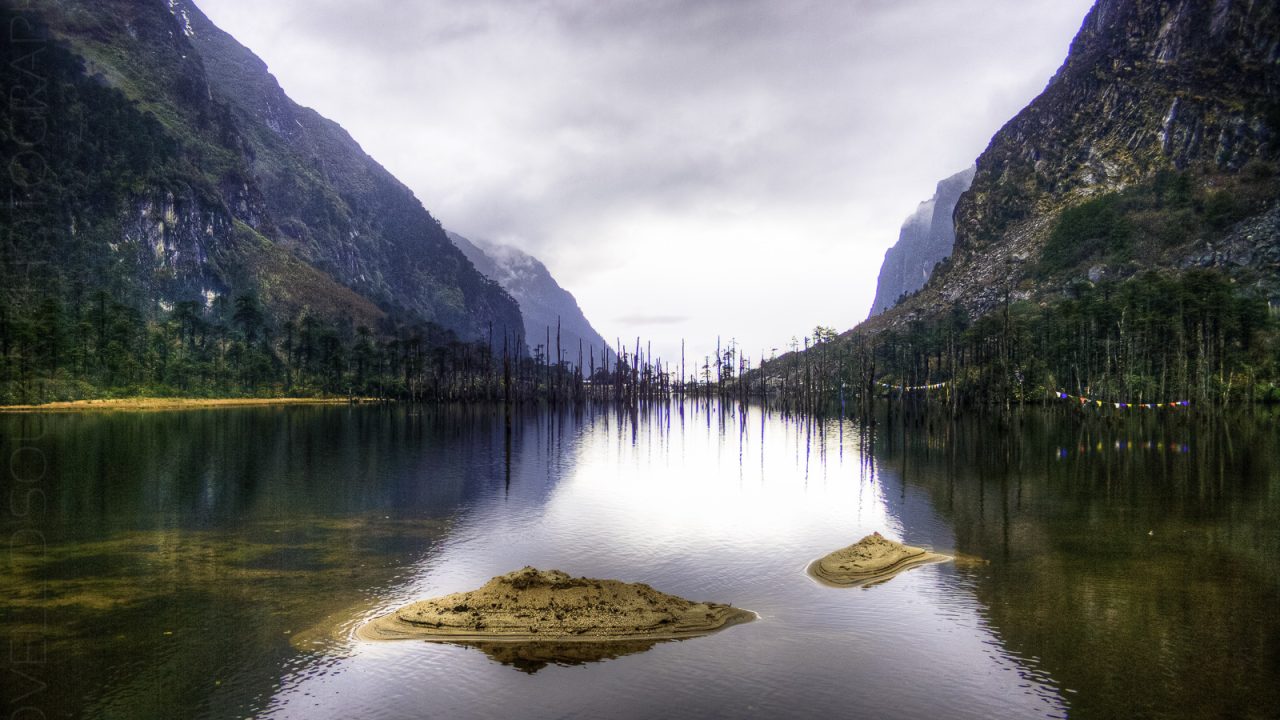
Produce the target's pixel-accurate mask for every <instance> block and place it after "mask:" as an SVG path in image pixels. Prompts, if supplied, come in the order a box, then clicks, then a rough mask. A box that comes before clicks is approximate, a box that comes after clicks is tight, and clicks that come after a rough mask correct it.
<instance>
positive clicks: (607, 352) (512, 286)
mask: <svg viewBox="0 0 1280 720" xmlns="http://www.w3.org/2000/svg"><path fill="white" fill-rule="evenodd" d="M449 239H450V240H452V241H453V243H454V245H456V246H457V247H458V249H459V250H461V251H462V253H463V254H464V255H466V256H467V259H468V260H470V261H471V263H472V264H473V265H475V266H476V269H477V270H479V271H480V272H481V274H483V275H484V276H485V277H488V278H489V279H491V280H493V281H494V282H497V283H498V284H499V285H501V286H502V288H503V289H504V290H506V291H507V292H509V293H510V294H511V296H512V297H514V298H515V299H516V302H517V303H519V305H520V312H521V314H522V315H523V316H524V323H525V326H524V337H525V342H526V344H527V345H528V346H529V347H530V348H531V349H532V350H533V351H534V353H535V354H537V352H538V351H537V348H539V347H541V346H543V345H547V344H548V343H552V344H550V345H549V347H548V348H547V350H548V352H547V356H548V357H549V356H550V353H551V352H554V348H555V345H554V342H555V341H556V339H557V338H556V336H557V334H558V335H559V338H558V339H559V341H560V350H561V352H562V353H563V355H562V357H563V359H564V361H565V362H568V363H569V364H570V365H571V366H573V367H577V366H578V364H579V363H578V359H577V357H578V356H577V354H578V348H579V347H580V345H579V343H581V348H582V352H583V354H584V356H583V359H582V365H583V366H584V370H586V371H589V369H590V365H591V362H590V360H591V358H592V357H595V358H596V362H595V364H596V367H600V366H601V365H602V364H603V363H605V362H608V363H613V362H614V361H615V360H616V355H615V353H614V350H613V349H612V348H611V347H609V343H608V342H607V341H606V340H605V339H604V338H603V337H602V336H601V335H600V333H599V332H597V331H596V329H595V328H594V327H592V325H591V322H590V321H588V320H587V318H586V315H585V314H584V313H583V312H582V308H581V307H580V306H579V305H578V301H577V299H576V298H574V296H573V294H572V293H570V292H569V291H568V290H566V289H564V288H563V287H561V286H560V283H559V282H557V281H556V279H555V277H554V276H553V275H552V274H551V272H550V271H549V270H548V269H547V267H546V265H544V264H543V263H542V261H541V260H538V259H537V258H536V257H533V256H532V255H529V254H528V253H525V252H524V251H522V250H520V249H518V248H514V247H512V246H510V245H503V244H501V243H494V242H486V241H483V240H471V239H469V238H467V237H465V236H463V235H460V234H458V233H455V232H452V231H450V232H449ZM548 335H550V336H551V338H550V339H547V338H548Z"/></svg>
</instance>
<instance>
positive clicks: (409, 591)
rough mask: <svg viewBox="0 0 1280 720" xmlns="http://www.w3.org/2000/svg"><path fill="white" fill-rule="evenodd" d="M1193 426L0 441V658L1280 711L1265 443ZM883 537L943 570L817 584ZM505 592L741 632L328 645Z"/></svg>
mask: <svg viewBox="0 0 1280 720" xmlns="http://www.w3.org/2000/svg"><path fill="white" fill-rule="evenodd" d="M1198 417H1199V416H1194V415H1190V414H1187V415H1180V416H1178V417H1177V418H1176V419H1174V420H1172V421H1170V420H1168V419H1161V418H1137V419H1115V420H1105V421H1098V420H1092V421H1086V420H1084V419H1082V418H1079V417H1077V416H1073V415H1070V414H1066V413H1061V412H1057V411H1055V412H1053V413H1045V412H1032V413H1025V414H1022V415H1015V416H1013V417H1012V418H989V419H984V418H968V419H965V420H962V421H961V420H955V419H951V418H945V417H929V416H914V415H909V416H907V417H905V418H904V417H902V416H901V415H899V416H895V417H893V418H892V419H891V418H888V417H882V418H879V420H878V422H877V423H876V424H874V425H861V424H857V423H851V422H849V421H842V420H839V419H832V420H819V419H814V418H789V417H785V416H783V415H779V414H777V413H770V412H767V411H764V410H762V409H761V408H757V407H750V408H742V407H737V406H722V405H719V404H716V403H693V402H690V403H687V404H680V403H658V404H654V405H650V406H645V407H641V408H631V409H618V408H616V407H596V408H586V409H581V410H576V411H571V410H557V411H550V412H548V411H537V410H525V411H521V412H518V413H515V414H512V415H508V414H506V413H504V412H502V410H501V408H469V409H463V408H437V409H419V408H402V407H357V408H342V407H299V408H280V409H262V408H254V409H234V410H230V409H224V410H218V411H196V412H190V413H163V414H147V413H137V414H101V415H98V414H89V415H57V416H10V417H2V416H0V436H3V438H4V441H3V445H4V447H3V449H4V451H5V454H6V456H12V457H16V458H17V463H18V469H19V470H23V469H24V468H23V467H22V464H23V463H32V464H33V463H34V462H35V459H34V455H32V454H30V453H26V454H18V455H14V449H15V447H17V446H18V443H19V440H18V438H38V440H36V441H34V442H36V443H37V444H38V446H39V447H40V448H41V452H42V453H43V454H44V457H45V459H46V461H47V463H48V472H47V473H46V474H45V475H44V477H43V479H42V480H41V481H40V483H39V485H38V487H39V489H40V490H41V492H42V493H44V496H45V498H46V499H47V504H46V505H45V506H44V507H43V510H44V512H42V513H35V514H28V515H27V516H24V517H15V516H12V515H11V516H9V517H8V518H7V519H5V520H3V521H0V529H3V530H5V531H6V532H7V533H8V534H9V535H10V536H11V537H14V538H17V539H18V541H17V544H16V545H15V551H14V552H13V553H11V560H10V562H9V564H8V565H7V566H5V567H4V568H3V573H4V577H3V579H2V582H3V583H4V587H5V588H6V589H9V588H13V589H14V590H12V591H9V592H6V593H5V595H4V596H3V597H0V610H3V612H2V613H0V633H3V634H4V635H6V636H8V637H10V638H13V637H20V636H21V637H39V638H42V639H43V640H45V641H47V656H48V664H47V665H44V666H41V669H42V670H44V671H45V675H44V676H43V677H45V678H46V679H55V678H68V677H74V678H80V679H82V680H81V681H80V682H78V683H77V684H76V686H75V687H62V688H58V692H56V693H54V692H50V693H48V694H47V695H45V696H43V697H41V698H38V699H39V700H41V701H42V702H44V705H42V706H41V709H42V710H45V714H46V715H47V716H55V715H68V716H91V717H130V718H148V717H157V718H159V717H171V716H173V713H174V708H180V709H182V712H181V714H182V715H185V716H194V717H245V716H257V717H306V718H313V717H339V716H341V717H347V716H352V717H397V718H398V717H420V716H424V715H426V716H439V717H450V718H465V717H491V716H493V715H494V714H495V712H498V711H500V710H502V709H504V708H505V709H510V708H517V707H518V708H521V714H522V715H526V716H530V717H540V716H552V717H562V716H583V717H587V716H603V715H607V716H611V717H650V716H654V715H662V716H666V717H741V716H745V715H753V714H754V715H761V716H769V717H776V716H789V715H796V714H800V715H806V716H815V715H817V716H822V715H836V716H844V715H849V714H855V715H868V716H876V717H920V716H925V715H938V716H945V717H993V716H998V717H1046V716H1047V717H1053V716H1065V714H1066V713H1067V711H1068V710H1070V711H1071V713H1072V714H1073V715H1081V716H1104V717H1115V716H1129V715H1131V716H1144V717H1197V716H1204V715H1211V716H1246V717H1247V716H1250V715H1254V716H1271V715H1276V714H1280V697H1278V696H1277V694H1276V693H1277V691H1276V690H1275V689H1274V688H1273V687H1272V685H1273V684H1274V683H1273V682H1272V681H1273V680H1274V678H1275V677H1280V620H1277V618H1276V617H1274V613H1273V609H1274V607H1275V606H1276V603H1277V601H1280V577H1278V575H1280V570H1278V569H1277V565H1276V563H1275V562H1274V558H1275V556H1276V552H1277V551H1280V523H1277V522H1276V521H1277V519H1280V479H1278V478H1277V470H1276V467H1277V463H1276V460H1277V458H1276V452H1277V448H1278V446H1280V444H1278V443H1277V438H1276V433H1277V423H1275V418H1274V417H1270V416H1267V417H1236V418H1232V419H1230V420H1229V421H1218V422H1206V421H1202V420H1200V419H1198ZM22 442H24V443H25V442H28V441H25V440H24V441H22ZM1117 443H1120V444H1121V445H1120V446H1119V447H1120V448H1122V449H1118V446H1117ZM1147 443H1150V444H1151V449H1148V448H1147ZM1099 446H1101V447H1102V448H1103V450H1102V451H1097V448H1098V447H1099ZM1079 448H1084V449H1085V451H1083V452H1079V451H1078V449H1079ZM1161 448H1163V450H1161ZM1169 448H1178V452H1170V451H1169ZM1183 448H1185V452H1183V451H1182V449H1183ZM1060 449H1066V450H1067V452H1066V453H1065V454H1063V453H1061V452H1059V450H1060ZM26 469H27V470H30V468H26ZM29 474H30V473H28V475H29ZM15 477H17V476H15ZM19 488H25V486H19V485H18V484H17V481H15V480H14V479H13V478H7V479H5V480H3V481H0V491H3V493H4V496H5V497H10V496H11V495H12V492H13V491H14V490H15V489H19ZM872 531H880V532H882V533H884V534H886V535H887V536H890V537H893V538H895V539H899V540H903V541H906V542H908V543H909V544H913V545H919V546H924V547H928V548H930V549H933V550H937V551H940V552H946V553H959V555H958V557H959V558H960V560H961V561H960V562H957V563H948V564H945V565H932V566H926V567H922V568H918V569H915V570H911V571H910V572H908V573H905V574H903V575H900V576H898V577H896V578H894V579H893V580H892V581H891V582H888V583H885V584H882V585H878V586H876V587H873V588H870V589H867V590H865V591H861V592H856V593H848V592H840V591H838V590H832V589H829V588H825V587H821V586H819V585H817V584H816V583H814V582H812V581H811V580H809V579H808V578H807V577H806V576H805V574H804V568H805V566H806V565H807V564H808V563H809V562H810V561H811V560H813V559H814V558H816V557H819V556H821V555H823V554H825V553H827V552H829V551H831V550H833V549H835V548H839V547H843V546H845V545H848V544H850V543H852V542H854V541H856V540H857V539H859V538H860V537H862V536H863V535H866V534H868V533H870V532H872ZM524 565H535V566H538V567H542V568H547V569H550V568H557V569H561V570H564V571H566V572H569V573H570V574H573V575H586V576H592V577H613V578H617V579H620V580H626V581H638V582H647V583H649V584H650V585H653V586H654V587H655V588H657V589H659V590H661V591H663V592H669V593H673V594H677V595H681V596H683V597H688V598H690V599H694V600H711V601H720V602H732V603H734V604H735V605H737V606H740V607H745V608H749V609H751V610H754V611H757V612H758V613H760V615H761V620H760V621H758V622H754V623H750V624H748V625H745V626H741V627H735V628H731V629H729V630H727V631H725V632H722V633H717V634H715V635H711V636H707V637H703V638H697V639H694V640H690V641H687V642H678V643H658V644H653V645H652V646H648V645H647V644H645V643H641V644H638V645H636V646H635V647H618V648H595V649H592V650H590V652H591V653H598V654H592V655H590V656H588V655H585V654H583V653H585V652H587V650H586V649H584V648H581V647H574V648H564V647H557V646H555V645H554V644H544V645H539V646H532V645H530V646H529V647H524V648H517V647H513V646H509V645H504V646H493V647H486V648H480V650H481V651H482V652H476V651H475V649H474V648H465V647H456V646H449V645H443V644H438V643H412V642H411V643H358V642H354V641H353V640H351V638H350V631H351V630H352V629H354V627H356V626H357V625H358V624H359V623H361V622H362V621H363V620H366V619H368V618H370V617H373V616H375V615H378V614H381V613H385V612H387V611H389V610H391V609H393V608H395V607H398V606H400V605H402V604H405V603H407V602H411V601H413V600H416V599H420V598H422V597H428V596H433V595H439V594H443V593H447V592H453V591H457V590H460V589H467V588H473V587H477V586H479V585H480V584H482V583H483V582H484V581H486V580H488V579H489V578H490V577H492V576H494V575H498V574H502V573H505V572H508V571H510V570H512V569H515V568H518V567H522V566H524ZM23 633H26V635H23ZM641 645H645V646H644V647H641ZM575 654H576V655H575ZM513 667H514V668H515V669H517V670H522V671H523V672H513V671H512V668H513ZM12 669H13V666H12V665H10V666H6V667H5V668H3V670H5V671H9V670H12ZM534 671H536V673H535V672H534ZM7 677H8V678H10V679H9V680H8V681H6V682H8V683H9V686H7V687H6V689H5V694H6V696H7V697H16V696H17V695H16V693H15V692H11V691H10V690H9V687H13V683H14V681H13V677H15V676H14V675H13V674H12V673H9V674H8V675H7Z"/></svg>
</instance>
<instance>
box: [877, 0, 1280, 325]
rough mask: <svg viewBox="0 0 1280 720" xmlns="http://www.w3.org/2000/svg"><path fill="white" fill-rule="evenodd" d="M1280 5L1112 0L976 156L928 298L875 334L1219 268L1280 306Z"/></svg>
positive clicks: (904, 308) (889, 318)
mask: <svg viewBox="0 0 1280 720" xmlns="http://www.w3.org/2000/svg"><path fill="white" fill-rule="evenodd" d="M1278 160H1280V6H1277V4H1276V3H1269V2H1248V1H1245V0H1217V1H1216V2H1209V1H1207V0H1173V1H1168V0H1099V2H1098V3H1097V4H1096V5H1095V7H1094V8H1093V9H1092V11H1091V12H1090V13H1089V15H1088V17H1087V18H1086V19H1085V21H1084V25H1083V27H1082V28H1081V31H1080V33H1079V35H1078V36H1077V37H1076V39H1075V40H1074V42H1073V43H1072V46H1071V50H1070V54H1069V57H1068V58H1067V60H1066V62H1065V64H1064V65H1063V66H1062V68H1061V69H1060V70H1059V71H1058V73H1057V74H1056V75H1055V77H1054V78H1053V80H1052V81H1051V82H1050V83H1049V85H1048V87H1047V88H1046V89H1045V91H1044V92H1043V93H1042V94H1041V95H1040V96H1039V97H1038V98H1036V100H1034V101H1033V102H1032V103H1031V104H1030V105H1029V106H1028V107H1027V108H1026V109H1025V110H1023V111H1022V112H1021V113H1019V114H1018V115H1017V116H1016V117H1015V118H1014V119H1013V120H1011V121H1010V122H1009V123H1008V124H1007V125H1005V126H1004V127H1003V128H1002V129H1001V130H1000V131H999V132H998V133H997V134H996V135H995V137H994V138H993V139H992V141H991V144H990V146H989V147H988V148H987V150H986V151H985V152H984V153H983V154H982V156H981V157H980V158H979V159H978V163H977V173H976V175H975V177H974V180H973V186H972V189H971V191H970V192H968V193H966V194H965V195H964V196H963V197H962V198H961V200H960V202H959V204H958V205H957V208H956V213H955V220H956V242H955V252H954V254H953V256H952V258H951V259H950V260H949V261H947V262H945V263H943V265H942V267H940V268H939V271H938V272H937V273H936V274H935V276H934V277H933V279H932V280H931V281H930V283H929V284H928V285H927V286H926V288H925V289H924V290H923V291H922V292H920V293H919V294H917V295H916V296H914V297H913V298H911V299H910V300H909V301H907V302H905V303H903V304H902V305H901V306H899V307H898V308H896V309H894V310H893V311H890V312H888V313H886V314H884V315H882V316H879V317H877V318H873V320H872V321H871V322H870V323H869V324H868V325H867V329H869V330H875V329H877V328H883V327H887V326H894V325H897V324H900V323H902V322H904V321H905V320H906V319H909V318H912V317H921V316H928V315H932V314H936V313H938V312H941V311H948V310H950V309H951V308H953V307H957V306H958V307H960V308H963V309H964V310H966V311H967V312H968V314H970V315H971V316H979V315H981V314H983V313H984V312H986V311H989V310H991V309H992V308H995V307H997V306H999V305H1001V304H1002V303H1004V302H1006V301H1008V300H1013V301H1016V300H1040V301H1044V300H1052V299H1053V298H1054V297H1062V296H1064V295H1065V294H1066V293H1069V292H1070V289H1071V288H1072V287H1074V286H1076V285H1077V284H1078V283H1081V282H1085V283H1089V282H1096V281H1098V280H1100V279H1103V278H1106V279H1123V278H1126V277H1131V276H1134V275H1136V274H1139V273H1142V272H1147V271H1151V270H1159V271H1166V272H1170V273H1176V272H1178V271H1180V270H1183V269H1188V268H1192V267H1217V268H1220V269H1222V270H1224V271H1226V272H1229V273H1231V274H1232V275H1233V276H1234V277H1235V278H1236V279H1237V281H1238V282H1240V283H1244V284H1248V285H1249V286H1252V287H1256V288H1257V289H1258V291H1259V292H1261V293H1264V294H1267V295H1269V296H1272V297H1280V264H1278V261H1280V237H1278V235H1277V225H1276V223H1275V218H1274V216H1275V214H1276V207H1277V200H1278V199H1280V191H1278V188H1280V183H1278V182H1277V173H1278V172H1280V167H1278V166H1277V161H1278Z"/></svg>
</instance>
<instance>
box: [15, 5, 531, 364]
mask: <svg viewBox="0 0 1280 720" xmlns="http://www.w3.org/2000/svg"><path fill="white" fill-rule="evenodd" d="M6 12H8V13H21V17H22V22H23V23H24V27H30V28H39V30H38V32H37V33H36V34H37V37H35V38H34V39H32V40H31V43H32V47H40V48H42V54H39V55H37V56H36V58H35V59H33V60H31V61H30V65H31V67H30V72H29V73H28V76H23V75H21V74H18V73H17V72H16V71H12V70H11V71H10V73H9V76H8V77H6V87H7V89H12V90H14V91H15V92H18V93H19V94H22V93H24V92H28V91H27V90H23V88H24V87H27V88H34V87H36V84H35V83H37V81H39V82H41V83H46V82H47V85H48V87H50V88H52V96H53V97H52V100H51V102H49V103H48V105H47V107H46V109H45V112H43V113H42V115H41V116H40V117H39V118H38V119H33V118H34V116H31V117H23V116H22V114H21V113H20V112H18V113H14V110H13V106H11V109H10V112H11V114H16V115H18V117H17V118H16V122H18V123H23V122H26V123H35V122H39V123H40V128H39V129H40V130H41V131H42V132H41V133H39V137H38V138H35V135H36V134H35V133H34V132H33V133H31V134H32V137H33V138H35V139H36V140H38V141H37V142H33V143H32V147H31V148H30V150H31V153H32V154H31V155H30V157H32V158H36V157H38V158H40V161H39V162H41V163H43V164H44V167H43V170H44V171H45V172H44V173H43V174H42V175H41V178H42V182H41V183H38V184H37V183H32V182H30V181H25V182H22V183H18V181H14V182H15V183H17V186H16V187H5V188H3V189H4V190H5V191H6V192H7V191H10V190H12V191H13V192H15V193H16V194H18V195H20V196H25V197H26V199H27V201H28V204H27V205H25V206H23V207H21V208H18V209H16V210H13V211H12V212H10V213H8V214H6V215H5V216H4V217H3V218H0V222H3V223H5V224H7V225H8V226H10V227H14V226H18V225H22V224H27V225H29V226H32V227H40V228H42V231H43V232H44V234H45V236H44V237H43V238H42V239H41V240H40V241H39V242H30V243H29V244H26V245H22V246H19V247H13V248H10V250H8V251H6V257H5V260H6V265H5V267H4V268H3V272H4V274H5V280H6V283H5V285H6V286H7V287H8V288H9V289H10V290H11V291H12V292H11V293H10V295H9V296H8V297H7V298H6V303H7V305H8V306H9V307H12V308H15V310H16V311H17V312H25V311H26V310H28V309H29V308H30V307H33V306H34V305H38V303H39V302H40V301H39V297H41V296H42V295H43V293H45V292H47V291H48V290H49V289H51V288H59V289H60V295H59V297H60V299H61V300H64V301H70V302H71V303H72V304H73V305H75V304H78V302H79V301H78V300H77V298H83V297H85V296H87V295H88V294H90V293H92V292H95V291H106V292H107V293H109V295H110V296H111V297H112V298H113V299H115V300H116V301H118V302H121V303H124V304H126V305H128V306H130V307H132V308H134V309H135V310H136V311H137V312H138V313H141V314H142V316H144V317H146V318H152V319H154V320H155V321H162V320H163V319H164V317H165V313H166V312H167V311H168V310H169V309H171V308H173V307H174V306H176V305H178V304H181V303H184V302H192V301H195V302H198V303H199V305H200V306H202V307H204V308H206V309H209V308H212V307H213V305H214V303H215V302H217V301H218V300H219V298H221V299H222V300H223V301H230V300H231V298H232V297H236V296H240V295H244V294H249V295H253V296H256V297H257V298H259V299H260V300H261V302H262V304H263V306H264V308H265V311H266V312H267V313H268V315H269V316H270V317H272V318H274V319H275V320H276V321H277V322H283V321H288V320H294V319H297V318H298V317H300V316H312V317H318V318H319V319H321V320H323V321H325V322H327V323H330V324H333V325H335V326H338V327H346V328H352V327H356V326H366V327H368V328H370V329H372V330H374V331H375V332H379V331H387V332H389V331H391V328H393V327H395V326H397V325H412V324H415V323H427V322H429V323H434V324H436V325H438V326H440V327H443V328H445V329H447V330H451V331H453V332H455V333H457V334H458V335H459V336H461V337H463V338H474V339H479V338H482V337H487V335H488V333H489V332H490V328H491V327H492V328H494V329H495V330H494V331H495V332H497V333H501V332H502V329H503V328H511V329H512V331H513V332H514V330H515V329H517V328H520V327H522V326H523V320H522V318H521V316H520V313H519V309H518V307H517V305H516V303H515V301H514V300H513V299H512V298H511V297H510V296H509V295H508V294H507V293H506V292H505V291H503V290H502V289H501V288H500V287H498V286H497V284H496V283H493V282H492V281H490V280H488V279H487V278H485V277H484V276H482V275H481V274H480V273H479V272H477V271H476V270H475V269H474V268H473V267H472V266H471V264H470V263H469V262H467V260H466V258H465V257H464V256H463V255H462V253H461V252H459V251H458V250H457V249H456V248H455V247H454V246H453V244H452V243H451V242H449V239H448V238H447V237H446V235H445V233H444V230H443V229H442V228H441V227H440V225H439V223H438V222H436V220H435V219H434V218H433V217H432V216H431V215H430V214H429V213H428V212H427V210H426V209H425V208H424V207H423V206H422V204H421V203H420V202H419V201H418V200H417V199H416V198H415V197H414V196H413V194H412V192H411V191H410V190H409V189H408V188H406V187H405V186H404V185H403V184H401V183H400V182H398V181H397V180H396V179H395V178H394V177H392V176H391V175H390V174H389V173H388V172H387V171H386V170H384V169H383V168H382V167H381V166H380V165H378V164H377V162H375V161H374V160H373V159H372V158H370V157H369V156H368V155H366V154H365V153H364V152H363V151H362V150H361V148H360V146H359V145H358V144H357V143H356V142H355V141H354V140H353V139H352V138H351V137H350V135H348V134H347V133H346V132H345V131H344V130H343V129H342V128H341V127H339V126H338V125H337V124H335V123H333V122H332V121H329V120H327V119H325V118H323V117H321V116H320V115H319V114H317V113H316V112H314V111H312V110H310V109H307V108H303V107H300V106H298V105H297V104H296V103H294V102H293V101H292V100H290V99H289V97H288V96H287V95H286V94H285V93H284V91H283V90H282V89H281V88H280V86H279V85H278V83H277V82H276V80H275V79H274V78H273V77H272V76H271V75H270V73H268V72H267V68H266V66H265V64H264V63H263V62H262V61H261V60H260V59H259V58H257V57H256V56H255V55H253V53H251V52H250V51H249V50H248V49H246V48H244V47H243V46H242V45H240V44H239V43H237V42H236V41H235V40H234V39H233V38H231V37H230V36H229V35H227V34H226V33H223V32H222V31H221V30H219V29H218V28H217V27H215V26H214V25H213V24H212V23H211V22H210V21H209V20H208V18H206V17H205V16H204V14H203V13H201V12H200V10H199V9H198V8H197V7H196V6H195V5H194V4H193V3H191V2H189V0H95V1H94V2H88V1H77V2H54V1H53V0H35V1H34V2H31V3H26V4H24V7H23V8H22V9H21V10H16V9H9V10H6ZM19 52H20V48H18V47H16V46H14V47H13V48H11V52H10V53H9V55H10V57H8V58H6V59H7V60H9V61H11V62H13V61H15V60H19V59H20V58H19V57H18V56H17V54H18V53H19ZM15 137H16V136H15ZM21 149H22V148H17V147H6V148H5V150H9V151H12V152H15V153H16V152H18V151H20V150H21ZM32 162H33V163H34V162H36V160H33V161H32ZM38 169H39V168H33V169H32V172H33V173H34V172H36V171H37V170H38ZM55 261H56V262H55ZM20 264H21V265H22V267H26V268H33V267H34V268H36V270H35V272H34V274H32V273H27V274H25V275H24V274H23V272H22V268H21V267H19V265H20ZM17 290H22V292H21V293H18V292H17Z"/></svg>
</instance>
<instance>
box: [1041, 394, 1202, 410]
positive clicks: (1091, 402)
mask: <svg viewBox="0 0 1280 720" xmlns="http://www.w3.org/2000/svg"><path fill="white" fill-rule="evenodd" d="M1053 395H1054V397H1056V398H1058V399H1059V400H1074V401H1078V402H1079V403H1080V405H1081V406H1082V407H1087V406H1093V407H1108V406H1110V407H1114V408H1115V409H1116V410H1160V409H1163V408H1174V409H1177V408H1185V407H1191V401H1190V400H1174V401H1172V402H1158V403H1130V402H1114V401H1110V400H1098V399H1096V398H1088V397H1084V396H1082V395H1072V394H1071V393H1066V392H1062V391H1061V390H1058V391H1056V392H1054V393H1053Z"/></svg>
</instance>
